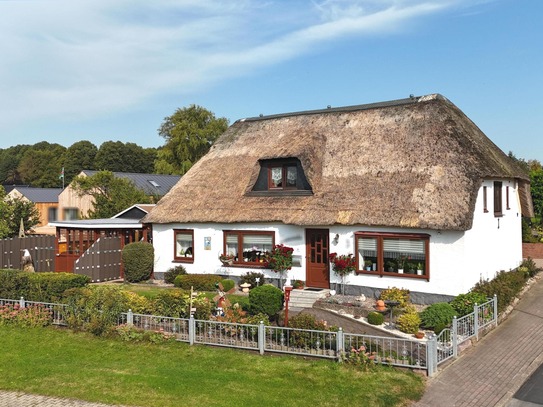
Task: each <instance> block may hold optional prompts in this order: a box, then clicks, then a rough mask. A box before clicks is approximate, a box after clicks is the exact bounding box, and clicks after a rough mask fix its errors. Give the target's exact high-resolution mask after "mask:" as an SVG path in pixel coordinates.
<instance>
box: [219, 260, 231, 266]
mask: <svg viewBox="0 0 543 407" xmlns="http://www.w3.org/2000/svg"><path fill="white" fill-rule="evenodd" d="M221 263H222V265H223V266H231V265H232V264H234V259H225V260H221Z"/></svg>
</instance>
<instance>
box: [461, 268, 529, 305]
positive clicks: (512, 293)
mask: <svg viewBox="0 0 543 407" xmlns="http://www.w3.org/2000/svg"><path fill="white" fill-rule="evenodd" d="M527 278H528V276H527V274H526V273H525V272H523V271H519V270H513V271H509V272H505V271H500V272H499V273H498V274H497V275H496V277H495V278H494V279H492V280H481V281H479V282H478V283H477V284H475V286H474V287H473V288H472V290H471V291H474V292H478V293H482V294H484V295H486V296H487V297H492V296H493V295H494V294H496V295H497V296H498V312H503V311H504V310H505V308H507V306H508V305H509V304H510V303H511V301H513V299H514V298H515V297H516V296H517V295H518V293H519V292H520V290H522V288H523V287H524V285H525V284H526V280H527Z"/></svg>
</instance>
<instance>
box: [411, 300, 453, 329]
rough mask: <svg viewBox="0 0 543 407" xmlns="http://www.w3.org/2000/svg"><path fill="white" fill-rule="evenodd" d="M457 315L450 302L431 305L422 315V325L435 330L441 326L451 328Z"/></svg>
mask: <svg viewBox="0 0 543 407" xmlns="http://www.w3.org/2000/svg"><path fill="white" fill-rule="evenodd" d="M456 314H457V312H456V311H455V310H454V308H453V307H452V305H451V304H449V303H448V302H437V303H435V304H432V305H430V306H429V307H428V308H426V309H425V310H424V311H422V312H421V313H420V314H419V315H420V320H421V325H422V326H424V327H425V328H434V327H436V326H438V325H440V324H443V325H446V326H449V325H451V323H452V320H453V317H454V316H455V315H456Z"/></svg>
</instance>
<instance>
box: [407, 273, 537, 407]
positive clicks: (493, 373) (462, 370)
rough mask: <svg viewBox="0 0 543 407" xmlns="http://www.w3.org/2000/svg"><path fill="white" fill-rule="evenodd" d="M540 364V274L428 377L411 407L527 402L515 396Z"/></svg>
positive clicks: (483, 406)
mask: <svg viewBox="0 0 543 407" xmlns="http://www.w3.org/2000/svg"><path fill="white" fill-rule="evenodd" d="M542 364H543V278H541V276H539V278H538V281H537V282H536V283H535V284H533V285H532V287H531V288H530V289H529V290H528V291H527V292H526V293H525V294H524V295H523V296H522V299H521V300H520V301H519V302H518V303H517V305H516V306H515V308H514V310H513V311H512V312H511V314H510V315H509V317H508V318H507V319H506V320H505V321H504V322H502V323H501V324H500V325H498V327H497V328H496V329H494V330H493V331H492V332H490V333H489V334H488V335H487V336H486V337H484V338H483V339H481V340H480V341H479V343H477V344H476V345H475V346H473V347H471V348H470V349H468V350H466V351H465V352H464V353H463V354H462V356H461V357H460V358H458V359H457V360H455V361H454V362H453V363H452V364H450V365H449V366H447V367H446V368H445V369H444V370H443V371H441V372H440V373H439V374H438V375H437V376H435V377H434V378H432V379H429V382H428V385H427V388H426V392H425V394H424V396H423V398H422V399H421V400H420V401H419V402H418V403H416V404H415V406H416V407H435V406H457V407H459V406H466V407H468V406H469V407H474V406H477V407H486V406H488V407H494V406H501V407H505V406H511V407H512V406H521V405H526V404H519V401H518V400H515V399H513V396H514V395H515V393H516V392H517V391H518V390H519V389H520V387H521V386H522V385H523V383H524V382H525V381H526V380H527V379H528V378H529V377H530V375H531V374H532V373H534V372H535V371H536V369H537V368H538V367H539V366H540V365H542ZM528 405H532V406H533V405H534V404H528Z"/></svg>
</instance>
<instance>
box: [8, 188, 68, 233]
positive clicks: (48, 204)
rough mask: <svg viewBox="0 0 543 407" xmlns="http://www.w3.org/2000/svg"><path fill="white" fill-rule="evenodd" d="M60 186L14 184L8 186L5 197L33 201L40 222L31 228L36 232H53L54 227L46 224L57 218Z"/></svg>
mask: <svg viewBox="0 0 543 407" xmlns="http://www.w3.org/2000/svg"><path fill="white" fill-rule="evenodd" d="M61 192H62V188H34V187H29V186H21V185H14V186H12V187H10V188H9V192H8V193H7V195H6V196H7V197H9V198H12V199H15V198H19V199H24V200H27V201H30V202H33V203H34V204H35V205H36V208H37V209H38V212H39V213H40V223H39V224H38V225H37V226H35V227H34V228H33V231H34V233H36V234H55V229H54V228H52V227H50V226H48V224H49V222H53V221H55V220H57V218H58V196H59V194H60V193H61Z"/></svg>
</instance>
